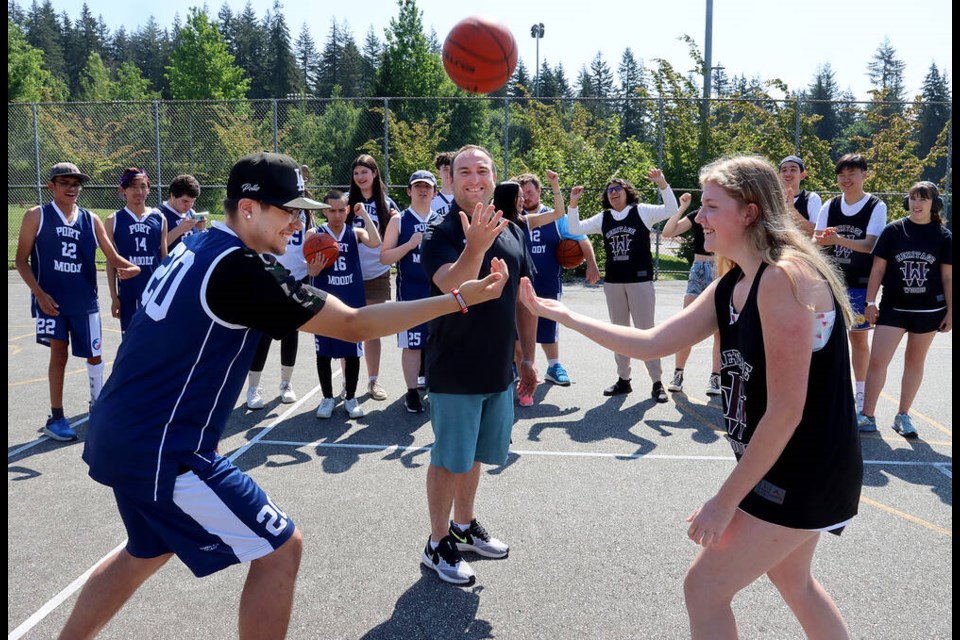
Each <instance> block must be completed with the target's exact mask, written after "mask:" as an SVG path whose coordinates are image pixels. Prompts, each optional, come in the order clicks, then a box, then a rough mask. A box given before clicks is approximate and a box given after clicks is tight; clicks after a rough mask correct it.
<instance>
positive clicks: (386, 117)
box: [377, 97, 390, 215]
mask: <svg viewBox="0 0 960 640" xmlns="http://www.w3.org/2000/svg"><path fill="white" fill-rule="evenodd" d="M380 177H381V178H382V179H383V184H385V185H387V191H389V190H390V99H389V98H386V97H385V98H384V99H383V175H382V176H380ZM387 213H389V212H387ZM377 215H380V212H379V211H378V212H377Z"/></svg>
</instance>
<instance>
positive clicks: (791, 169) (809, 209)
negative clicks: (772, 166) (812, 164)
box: [780, 156, 823, 236]
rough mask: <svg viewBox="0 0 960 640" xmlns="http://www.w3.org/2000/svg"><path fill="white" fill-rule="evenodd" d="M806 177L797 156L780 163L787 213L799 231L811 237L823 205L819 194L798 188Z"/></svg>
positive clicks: (788, 157)
mask: <svg viewBox="0 0 960 640" xmlns="http://www.w3.org/2000/svg"><path fill="white" fill-rule="evenodd" d="M806 177H807V170H806V168H805V167H804V165H803V160H801V159H800V157H799V156H787V157H786V158H784V159H783V160H781V161H780V182H782V183H783V191H784V197H786V200H785V201H784V204H786V205H787V213H789V214H790V217H791V218H793V221H794V222H796V223H797V226H799V227H800V230H801V231H803V232H804V233H805V234H807V235H809V236H812V235H813V230H814V228H816V226H817V218H818V217H819V216H820V209H821V207H822V206H823V204H822V202H821V200H820V195H819V194H817V193H814V192H813V191H806V190H805V189H804V188H803V187H802V186H800V182H801V181H802V180H803V179H804V178H806Z"/></svg>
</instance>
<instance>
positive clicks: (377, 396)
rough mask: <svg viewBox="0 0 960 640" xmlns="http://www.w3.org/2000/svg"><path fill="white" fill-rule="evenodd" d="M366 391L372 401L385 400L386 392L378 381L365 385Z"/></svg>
mask: <svg viewBox="0 0 960 640" xmlns="http://www.w3.org/2000/svg"><path fill="white" fill-rule="evenodd" d="M367 391H368V392H369V393H370V397H371V398H373V399H374V400H386V399H387V392H386V390H385V389H384V388H383V385H382V384H380V381H379V380H371V381H370V382H369V383H368V384H367Z"/></svg>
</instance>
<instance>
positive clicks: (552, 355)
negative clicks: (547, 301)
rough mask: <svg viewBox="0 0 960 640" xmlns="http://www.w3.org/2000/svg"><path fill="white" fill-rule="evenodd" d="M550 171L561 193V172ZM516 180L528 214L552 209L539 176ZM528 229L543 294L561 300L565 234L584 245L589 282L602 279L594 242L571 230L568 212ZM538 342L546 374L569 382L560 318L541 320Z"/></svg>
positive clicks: (536, 288)
mask: <svg viewBox="0 0 960 640" xmlns="http://www.w3.org/2000/svg"><path fill="white" fill-rule="evenodd" d="M547 175H548V177H550V178H551V183H552V185H553V187H554V189H556V191H557V193H559V189H560V185H559V184H558V183H557V182H556V180H557V174H555V173H552V172H550V171H548V172H547ZM514 181H515V182H517V183H519V184H520V191H521V193H522V194H523V212H524V214H527V215H530V214H536V213H545V212H547V211H552V209H551V208H550V207H548V206H546V205H545V204H543V202H541V200H540V193H541V187H540V179H539V178H537V176H535V175H533V174H532V173H524V174H521V175H519V176H517V177H516V178H514ZM524 232H525V234H526V237H527V246H528V247H529V248H530V254H531V256H532V257H533V262H534V264H535V265H536V267H537V273H536V275H535V276H534V278H533V290H534V291H536V292H537V295H538V296H540V297H541V298H551V299H553V300H559V299H560V297H561V296H562V294H563V269H562V268H561V266H560V262H559V261H558V260H557V245H558V244H560V240H562V239H564V238H570V239H571V240H576V241H577V243H578V244H579V245H580V249H581V250H582V251H583V255H584V257H585V258H586V260H587V282H589V283H590V284H596V283H597V281H598V280H600V269H599V268H598V267H597V258H596V256H595V255H594V253H593V245H592V244H590V241H589V240H587V236H584V235H574V234H572V233H570V232H569V231H568V229H567V218H566V216H562V217H560V218H558V219H557V220H556V221H554V222H553V223H550V224H545V225H543V226H542V227H539V228H536V229H531V228H529V227H527V228H525V229H524ZM537 343H538V344H539V345H540V346H541V347H542V348H543V355H545V356H546V357H547V373H546V375H545V376H544V378H546V379H547V380H549V381H550V382H552V383H553V384H558V385H560V386H563V387H566V386H568V385H569V384H570V376H569V374H568V373H567V370H566V368H564V366H563V364H562V363H561V362H560V332H559V326H558V325H557V323H556V322H554V321H553V320H550V319H548V318H539V319H538V320H537Z"/></svg>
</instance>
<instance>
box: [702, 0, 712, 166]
mask: <svg viewBox="0 0 960 640" xmlns="http://www.w3.org/2000/svg"><path fill="white" fill-rule="evenodd" d="M712 58H713V0H707V15H706V29H705V34H704V43H703V106H702V107H700V126H701V129H700V161H701V162H705V161H706V155H707V119H708V118H709V117H710V76H711V74H712V72H713V70H712V68H711V67H712V65H713V61H712Z"/></svg>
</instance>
